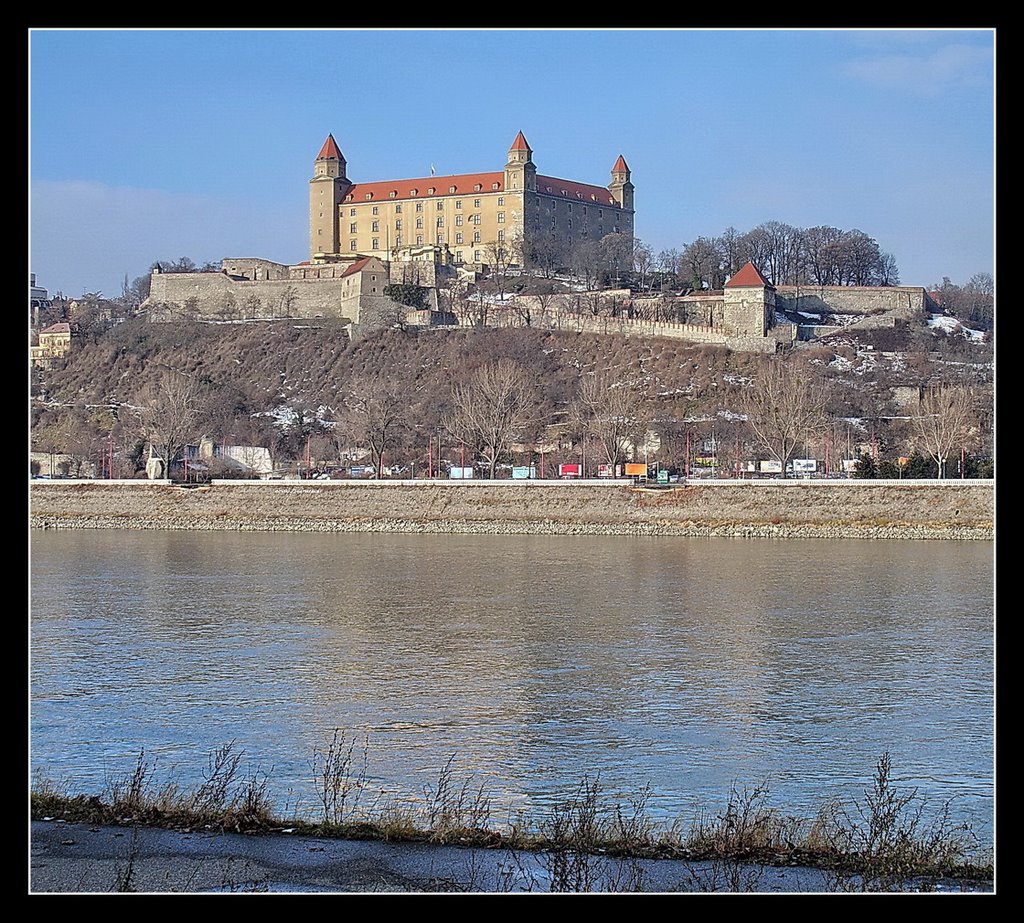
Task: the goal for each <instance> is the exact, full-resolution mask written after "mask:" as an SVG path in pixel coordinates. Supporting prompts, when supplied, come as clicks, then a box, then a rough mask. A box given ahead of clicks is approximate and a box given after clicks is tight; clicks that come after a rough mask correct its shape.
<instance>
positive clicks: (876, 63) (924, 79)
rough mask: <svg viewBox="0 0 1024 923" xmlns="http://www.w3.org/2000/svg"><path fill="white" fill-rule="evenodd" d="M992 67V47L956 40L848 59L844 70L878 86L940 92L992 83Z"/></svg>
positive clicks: (911, 91)
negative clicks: (938, 45)
mask: <svg viewBox="0 0 1024 923" xmlns="http://www.w3.org/2000/svg"><path fill="white" fill-rule="evenodd" d="M991 67H992V50H991V49H990V48H981V47H978V46H977V45H966V44H953V45H943V46H942V47H941V48H936V49H934V50H932V51H927V52H925V51H921V52H917V53H913V54H910V53H904V54H888V55H872V56H870V57H861V58H857V59H855V60H852V61H848V62H847V63H846V64H844V65H843V66H842V68H841V70H842V72H843V73H844V74H846V75H847V76H848V77H852V78H853V79H855V80H860V81H862V82H864V83H867V84H869V85H871V86H874V87H878V88H879V89H900V90H903V91H906V92H910V93H919V94H923V95H928V96H937V95H939V94H941V93H945V92H948V91H949V90H952V89H956V88H958V87H978V86H987V85H989V84H990V82H991V74H990V72H991Z"/></svg>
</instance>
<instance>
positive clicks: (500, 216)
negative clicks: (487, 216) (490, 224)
mask: <svg viewBox="0 0 1024 923" xmlns="http://www.w3.org/2000/svg"><path fill="white" fill-rule="evenodd" d="M504 223H505V213H504V212H498V224H504Z"/></svg>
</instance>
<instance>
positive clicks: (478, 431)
mask: <svg viewBox="0 0 1024 923" xmlns="http://www.w3.org/2000/svg"><path fill="white" fill-rule="evenodd" d="M535 416H536V401H535V399H534V395H533V384H532V381H531V378H530V376H529V375H528V374H527V373H526V370H525V369H524V368H523V367H522V366H521V365H519V364H518V363H516V362H513V361H512V360H510V359H499V360H497V361H496V362H489V363H487V364H486V365H482V366H480V367H479V368H478V369H477V370H476V371H475V372H473V373H472V374H470V375H469V376H468V377H467V378H466V379H465V380H464V381H461V382H459V383H458V384H456V385H455V386H454V387H453V388H452V396H451V410H450V411H449V412H448V413H447V414H446V415H445V416H444V418H443V421H442V424H443V426H444V428H445V429H446V430H447V431H448V433H449V434H450V435H451V436H452V437H453V438H454V439H455V440H456V441H458V442H459V443H460V444H461V445H464V446H469V447H472V448H474V449H475V450H477V451H479V453H480V455H482V456H483V459H484V461H485V462H486V463H487V467H488V474H489V476H490V478H491V479H492V480H493V478H494V472H495V469H496V467H497V464H498V460H499V459H500V458H501V457H502V456H504V455H507V454H508V452H509V451H510V450H511V448H512V443H513V442H515V441H516V440H517V439H519V438H521V437H522V436H523V434H524V432H525V431H526V430H527V429H528V428H529V427H530V426H531V425H532V424H533V423H534V422H535Z"/></svg>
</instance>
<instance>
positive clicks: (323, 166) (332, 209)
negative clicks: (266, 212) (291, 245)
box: [309, 135, 352, 260]
mask: <svg viewBox="0 0 1024 923" xmlns="http://www.w3.org/2000/svg"><path fill="white" fill-rule="evenodd" d="M346 167H347V163H346V161H345V155H344V154H342V153H341V148H339V147H338V142H337V141H335V140H334V135H328V136H327V140H326V141H324V143H323V146H322V147H321V148H320V153H319V154H317V155H316V160H315V161H314V163H313V178H312V179H311V180H310V181H309V257H310V259H312V260H316V259H318V258H319V259H324V258H329V257H332V256H337V255H338V254H339V253H340V251H341V235H340V233H339V230H340V228H339V223H340V220H341V213H340V211H339V209H340V207H341V203H342V202H343V201H344V200H345V196H346V194H347V193H348V190H349V189H351V188H352V184H351V183H350V182H349V180H348V176H347V175H346V172H345V169H346Z"/></svg>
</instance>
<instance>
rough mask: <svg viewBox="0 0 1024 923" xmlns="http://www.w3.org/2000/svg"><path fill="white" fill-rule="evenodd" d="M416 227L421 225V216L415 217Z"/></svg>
mask: <svg viewBox="0 0 1024 923" xmlns="http://www.w3.org/2000/svg"><path fill="white" fill-rule="evenodd" d="M416 227H418V228H421V227H423V219H422V218H417V219H416Z"/></svg>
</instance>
